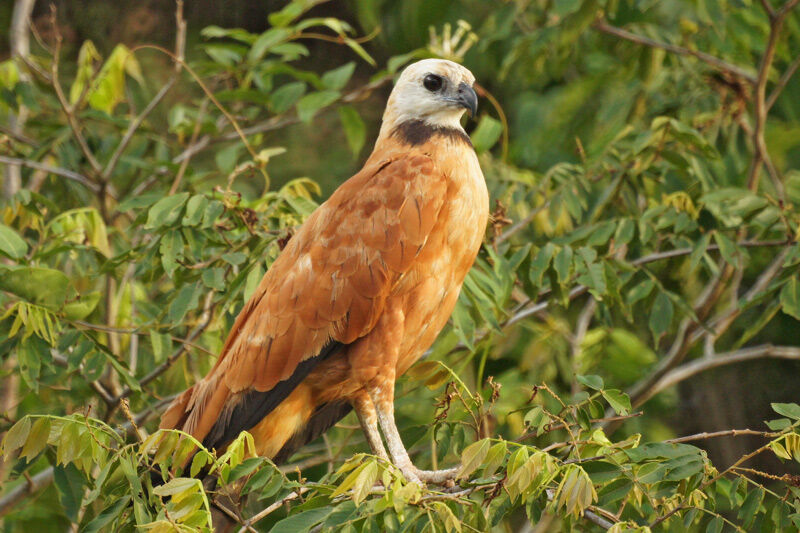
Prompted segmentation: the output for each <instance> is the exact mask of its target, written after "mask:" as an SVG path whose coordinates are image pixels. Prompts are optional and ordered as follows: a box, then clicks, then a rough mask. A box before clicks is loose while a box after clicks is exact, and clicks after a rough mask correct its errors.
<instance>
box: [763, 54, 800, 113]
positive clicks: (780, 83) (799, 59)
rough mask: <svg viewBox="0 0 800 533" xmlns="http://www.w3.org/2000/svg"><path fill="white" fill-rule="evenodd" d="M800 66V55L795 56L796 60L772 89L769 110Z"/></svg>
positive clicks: (768, 101) (768, 99)
mask: <svg viewBox="0 0 800 533" xmlns="http://www.w3.org/2000/svg"><path fill="white" fill-rule="evenodd" d="M798 67H800V55H798V56H797V57H796V58H794V61H792V63H791V64H790V65H789V66H788V67H787V68H786V70H785V71H784V72H783V74H782V75H781V78H780V79H779V80H778V83H776V84H775V87H774V88H773V89H772V92H771V93H770V94H769V98H767V103H766V107H767V111H769V110H770V109H771V108H772V106H773V105H774V104H775V100H777V99H778V97H779V96H780V95H781V92H783V89H784V88H785V87H786V84H787V83H789V80H790V79H791V78H792V76H794V73H795V72H796V71H797V68H798Z"/></svg>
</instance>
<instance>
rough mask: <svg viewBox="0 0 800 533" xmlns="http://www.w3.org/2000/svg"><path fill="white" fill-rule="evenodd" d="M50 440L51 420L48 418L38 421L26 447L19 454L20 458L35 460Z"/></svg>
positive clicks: (29, 435) (34, 424)
mask: <svg viewBox="0 0 800 533" xmlns="http://www.w3.org/2000/svg"><path fill="white" fill-rule="evenodd" d="M25 420H27V418H25ZM48 438H50V419H49V418H47V417H41V418H38V419H36V422H34V423H33V427H31V430H30V433H29V434H28V437H27V439H26V441H25V446H23V447H22V451H21V452H20V453H19V455H20V457H26V458H27V459H28V461H31V460H33V459H34V458H35V457H36V456H37V455H39V453H40V452H41V451H42V450H44V447H45V446H47V439H48Z"/></svg>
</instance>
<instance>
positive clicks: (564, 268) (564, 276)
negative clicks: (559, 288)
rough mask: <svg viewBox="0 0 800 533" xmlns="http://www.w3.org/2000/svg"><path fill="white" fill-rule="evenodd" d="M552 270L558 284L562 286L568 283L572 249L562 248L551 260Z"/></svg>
mask: <svg viewBox="0 0 800 533" xmlns="http://www.w3.org/2000/svg"><path fill="white" fill-rule="evenodd" d="M553 268H555V270H556V274H558V282H559V283H560V284H562V285H563V284H564V283H566V282H567V281H569V276H570V273H571V272H572V248H571V247H569V246H564V247H563V248H562V249H561V250H560V251H559V252H558V254H556V257H555V259H554V260H553Z"/></svg>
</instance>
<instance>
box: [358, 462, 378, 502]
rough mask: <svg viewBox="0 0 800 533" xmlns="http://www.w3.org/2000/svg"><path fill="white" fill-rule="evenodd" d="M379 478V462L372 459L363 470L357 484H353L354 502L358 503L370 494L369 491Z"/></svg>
mask: <svg viewBox="0 0 800 533" xmlns="http://www.w3.org/2000/svg"><path fill="white" fill-rule="evenodd" d="M377 479H378V463H376V462H374V461H370V462H369V463H367V466H366V467H364V469H363V470H361V473H360V474H359V475H358V478H357V479H356V482H355V484H354V485H353V502H354V503H355V504H356V505H358V504H359V503H361V502H362V501H364V499H365V498H366V497H367V496H369V491H370V490H372V486H373V485H374V484H375V481H377Z"/></svg>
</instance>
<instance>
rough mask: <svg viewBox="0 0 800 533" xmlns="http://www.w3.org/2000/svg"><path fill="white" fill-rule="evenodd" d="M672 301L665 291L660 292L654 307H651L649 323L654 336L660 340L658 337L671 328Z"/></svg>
mask: <svg viewBox="0 0 800 533" xmlns="http://www.w3.org/2000/svg"><path fill="white" fill-rule="evenodd" d="M672 313H673V308H672V301H671V300H670V299H669V297H668V296H667V295H666V294H664V293H663V292H659V293H658V295H657V296H656V299H655V301H654V302H653V307H652V308H651V309H650V320H649V321H648V324H649V326H650V331H651V332H653V338H654V339H655V340H656V342H658V339H659V338H661V336H662V335H663V334H664V333H666V332H667V330H669V326H670V324H671V323H672Z"/></svg>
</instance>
